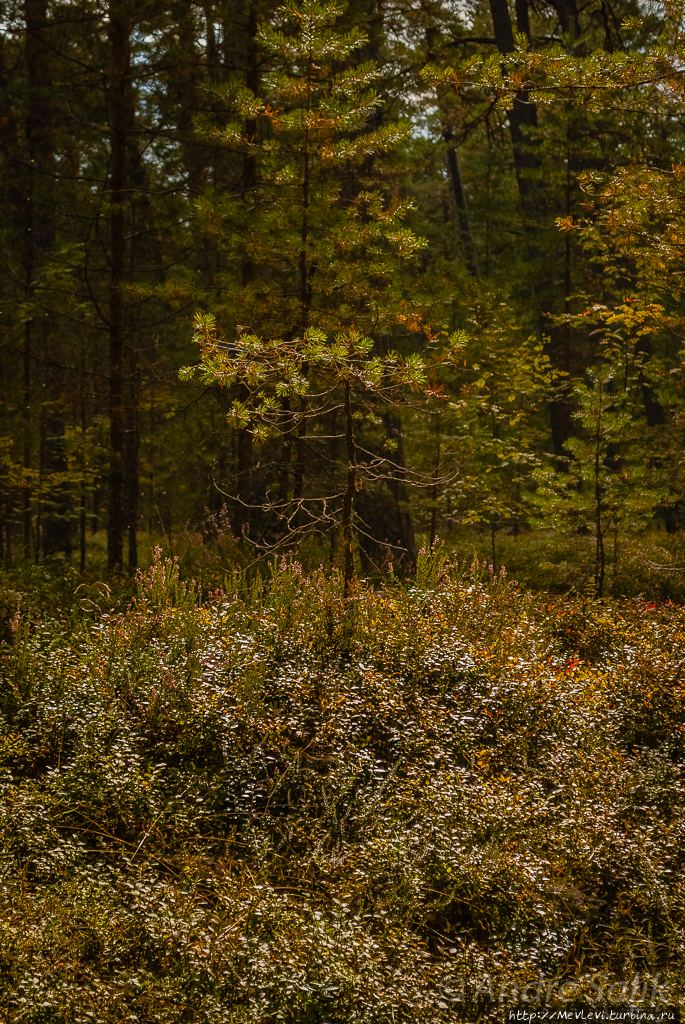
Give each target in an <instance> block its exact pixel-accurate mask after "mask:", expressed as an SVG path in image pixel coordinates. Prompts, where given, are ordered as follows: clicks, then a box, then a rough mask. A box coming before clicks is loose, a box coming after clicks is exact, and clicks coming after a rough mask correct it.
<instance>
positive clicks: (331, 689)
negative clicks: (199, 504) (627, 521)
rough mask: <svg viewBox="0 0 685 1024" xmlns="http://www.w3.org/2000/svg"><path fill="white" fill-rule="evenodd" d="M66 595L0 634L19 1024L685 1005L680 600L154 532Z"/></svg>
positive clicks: (6, 926)
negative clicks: (263, 570) (384, 578)
mask: <svg viewBox="0 0 685 1024" xmlns="http://www.w3.org/2000/svg"><path fill="white" fill-rule="evenodd" d="M43 596H45V592H44V593H43ZM79 599H80V600H79V603H78V604H77V605H75V606H73V607H72V608H71V610H69V609H68V608H65V607H63V608H61V609H59V608H58V609H57V611H56V614H57V617H56V618H53V619H49V618H47V617H46V618H44V621H43V622H42V623H37V622H36V621H35V620H34V622H33V623H32V622H31V621H30V620H29V618H28V617H27V615H26V613H25V612H24V613H23V614H19V613H18V614H16V615H14V616H13V617H12V624H11V627H12V632H11V633H10V631H9V629H8V630H7V636H8V638H9V643H6V644H5V645H3V647H2V653H1V654H0V675H1V678H2V686H1V687H0V712H1V713H2V731H1V732H0V821H1V823H2V834H3V848H2V857H1V858H0V872H1V875H0V1009H2V1012H3V1015H4V1018H5V1019H6V1020H7V1021H8V1022H10V1021H11V1022H15V1021H16V1022H19V1021H22V1022H25V1024H42V1022H46V1024H47V1022H50V1024H76V1022H79V1024H85V1022H86V1021H92V1022H99V1024H120V1022H121V1021H124V1020H138V1021H141V1022H142V1021H145V1022H153V1021H157V1022H169V1024H171V1022H174V1024H182V1022H188V1024H223V1022H225V1024H228V1022H239V1021H244V1022H246V1024H247V1022H257V1021H287V1022H292V1024H324V1022H329V1024H333V1022H339V1024H351V1022H364V1024H391V1022H405V1024H419V1022H425V1021H428V1020H430V1021H436V1022H438V1021H442V1022H445V1024H447V1022H453V1024H456V1022H458V1021H463V1020H476V1019H480V1020H497V1019H499V1020H502V1019H503V1017H502V1009H503V1006H504V1005H505V1004H506V1005H514V1006H518V1007H519V1008H521V1009H526V1008H528V1009H530V1008H531V1007H532V1006H533V1005H536V1004H537V1005H539V1004H540V1003H542V1004H543V1007H544V1008H546V1009H547V1010H548V1012H549V1013H550V1014H551V1013H552V1012H554V1011H556V1010H557V1009H558V1008H560V1007H561V1008H564V1007H566V1008H567V1009H568V1008H570V1007H572V1006H574V1005H575V1004H577V1003H582V1004H583V1005H585V1007H586V1009H587V1008H588V1007H589V1006H591V1004H594V1006H595V1007H597V1008H598V1007H599V1006H600V1005H601V1006H604V1007H606V1008H607V1010H609V1009H612V1008H613V1009H614V1010H615V1011H616V1010H618V1009H619V1008H620V1007H621V1006H623V1007H625V1006H626V1005H627V1004H629V1003H631V1002H632V1003H633V1004H635V1003H637V1004H638V1005H639V1006H640V1007H642V1008H643V1009H646V1011H647V1012H650V1007H651V1009H652V1011H654V1007H655V1006H664V1005H671V1006H673V1005H674V1004H679V1003H680V1001H681V1000H682V992H683V984H684V983H685V961H684V959H683V942H682V935H683V927H684V926H685V863H684V859H685V843H684V838H685V837H684V829H685V802H684V799H683V797H684V793H685V778H684V776H683V754H684V746H683V744H684V736H685V734H684V733H683V714H684V710H685V709H684V706H683V701H684V698H685V686H684V685H683V680H682V662H681V659H680V653H681V644H682V643H683V641H684V639H685V619H684V616H683V611H682V608H678V607H675V606H672V605H664V606H661V607H656V606H655V605H653V604H648V603H647V602H645V601H644V600H631V601H622V602H618V601H617V602H615V603H612V604H608V605H607V604H604V605H603V604H601V603H598V602H589V603H586V602H583V601H580V600H572V599H570V598H560V599H556V600H552V601H550V599H549V598H545V597H542V598H538V597H534V596H531V595H530V594H528V595H526V594H524V593H522V592H520V591H519V590H518V588H517V587H516V586H515V585H514V584H512V583H510V582H509V581H508V580H507V579H506V577H505V576H504V574H496V575H495V574H493V573H492V572H491V571H490V570H489V569H488V567H487V566H485V565H480V566H479V565H473V566H471V568H470V569H467V568H466V567H462V568H461V569H460V568H459V567H457V566H456V565H446V564H445V559H444V557H442V556H441V555H440V553H439V552H438V553H436V554H434V555H433V556H426V555H425V554H423V555H419V558H418V568H417V574H416V578H415V582H414V584H412V585H411V586H410V587H409V588H406V587H403V586H402V585H399V584H398V583H396V582H395V583H394V584H393V585H392V586H391V587H389V588H388V589H386V590H385V591H384V592H378V591H376V592H374V591H373V590H371V589H368V590H364V591H362V592H359V593H358V594H357V595H356V597H355V599H354V600H353V601H352V602H350V601H345V600H344V599H343V598H342V594H341V583H340V578H339V575H338V576H332V577H330V576H327V575H325V574H324V573H322V572H318V573H315V574H314V575H312V576H307V575H306V574H304V573H303V572H302V568H301V566H300V565H299V564H298V563H297V562H295V561H293V560H290V559H284V560H283V561H282V562H279V561H278V560H276V561H275V562H274V564H273V565H272V567H271V569H270V571H269V573H268V574H267V578H266V579H265V580H264V581H262V580H261V579H259V580H257V579H255V580H254V581H253V583H252V584H250V585H247V583H246V581H245V580H244V579H243V578H241V577H240V576H236V577H234V579H233V581H232V586H231V587H230V588H229V590H227V591H222V592H217V593H215V594H213V595H211V597H210V599H209V600H208V601H206V602H205V603H204V604H203V603H201V602H200V601H199V595H198V593H197V589H196V588H195V587H194V586H193V585H190V584H187V585H183V584H181V583H180V582H179V580H178V571H177V567H176V566H175V565H174V564H173V563H172V562H171V561H167V562H165V561H164V560H163V559H162V558H161V556H160V555H159V554H158V555H157V557H156V560H155V562H154V564H153V565H152V567H151V568H150V570H149V571H148V573H147V574H146V575H145V576H144V577H140V578H139V581H138V587H137V594H136V599H135V601H134V602H133V603H132V604H130V605H129V607H128V608H126V609H125V610H124V609H122V608H121V606H120V607H119V608H117V607H116V606H114V607H112V602H111V599H110V598H109V597H108V595H107V593H106V591H105V589H104V588H103V587H102V585H96V586H95V587H94V588H92V589H91V590H90V591H86V590H85V589H82V590H81V592H80V595H79ZM46 611H47V609H46Z"/></svg>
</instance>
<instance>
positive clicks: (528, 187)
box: [490, 0, 540, 227]
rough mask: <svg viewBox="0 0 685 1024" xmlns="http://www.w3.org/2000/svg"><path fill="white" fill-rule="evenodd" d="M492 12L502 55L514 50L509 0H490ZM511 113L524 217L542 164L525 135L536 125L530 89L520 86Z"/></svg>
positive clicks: (532, 210) (531, 208) (531, 205)
mask: <svg viewBox="0 0 685 1024" xmlns="http://www.w3.org/2000/svg"><path fill="white" fill-rule="evenodd" d="M490 13H491V14H492V25H493V28H494V30H495V42H496V44H497V49H498V50H499V52H500V53H501V54H502V56H506V55H507V54H508V53H512V52H513V51H514V30H513V28H512V24H511V15H510V14H509V5H508V3H507V0H490ZM508 113H509V133H510V135H511V142H512V146H513V149H514V167H515V169H516V180H517V182H518V188H519V195H520V197H521V207H522V209H523V213H524V218H525V219H526V220H528V219H529V215H530V214H535V212H536V211H535V205H534V203H533V197H534V196H535V193H536V191H537V180H536V178H535V171H536V170H537V169H538V168H539V166H540V158H539V156H538V154H537V153H536V152H535V150H534V148H533V145H534V140H531V139H529V138H527V137H526V136H527V134H528V131H529V130H530V129H534V128H537V124H538V111H537V106H536V104H535V103H531V102H530V99H529V96H528V92H527V91H526V90H525V89H521V90H519V92H518V93H517V94H516V96H515V97H514V102H513V103H512V106H511V109H510V110H509V111H508ZM527 130H528V131H527ZM528 226H529V227H530V225H528Z"/></svg>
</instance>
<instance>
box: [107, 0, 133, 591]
mask: <svg viewBox="0 0 685 1024" xmlns="http://www.w3.org/2000/svg"><path fill="white" fill-rule="evenodd" d="M129 32H130V27H129V25H128V23H127V22H126V21H125V20H124V18H123V16H122V14H121V13H120V4H119V3H116V2H115V3H111V4H110V7H109V25H108V40H109V46H110V73H109V83H108V84H109V104H110V132H111V164H110V166H111V171H110V194H109V200H110V203H111V213H110V302H109V443H110V456H109V458H110V462H109V522H108V527H107V567H108V571H109V572H110V573H112V572H117V571H119V572H120V571H121V570H122V568H123V556H124V527H125V519H126V517H125V510H124V445H125V411H124V296H123V286H124V271H125V266H126V235H125V229H126V209H125V200H126V193H125V189H126V148H127V138H126V136H127V125H128V121H129V118H128V107H129V102H130V101H129V95H130V88H131V85H130V64H131V45H130V37H129Z"/></svg>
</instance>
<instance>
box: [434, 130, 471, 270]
mask: <svg viewBox="0 0 685 1024" xmlns="http://www.w3.org/2000/svg"><path fill="white" fill-rule="evenodd" d="M442 137H443V138H444V140H445V142H446V143H447V170H448V172H449V176H450V181H451V182H452V194H453V195H454V202H455V204H456V207H457V217H458V218H459V230H460V232H461V241H462V245H463V247H464V256H465V257H466V268H467V270H468V272H469V274H470V275H471V277H478V276H479V274H478V265H477V263H476V253H475V249H474V245H473V235H472V234H471V221H470V218H469V211H468V207H467V205H466V193H465V192H464V183H463V181H462V178H461V171H460V169H459V158H458V156H457V147H456V140H455V138H454V134H453V133H452V132H451V131H450V130H449V128H445V130H444V131H443V133H442Z"/></svg>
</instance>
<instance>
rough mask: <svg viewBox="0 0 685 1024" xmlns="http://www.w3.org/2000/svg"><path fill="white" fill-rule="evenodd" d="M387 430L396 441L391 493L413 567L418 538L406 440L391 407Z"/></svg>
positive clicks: (385, 417) (386, 424) (388, 434)
mask: <svg viewBox="0 0 685 1024" xmlns="http://www.w3.org/2000/svg"><path fill="white" fill-rule="evenodd" d="M383 418H384V420H385V430H386V434H387V436H388V437H389V438H392V439H393V441H395V443H396V445H397V447H396V449H395V457H394V460H393V461H394V463H395V468H394V469H393V470H392V477H391V479H390V480H389V481H388V487H389V488H390V493H391V494H392V496H393V499H394V501H395V506H396V509H397V521H398V525H399V529H400V536H401V538H402V547H403V548H404V550H405V551H406V553H407V558H408V559H409V564H410V566H411V567H412V568H413V567H414V566H415V565H416V539H415V537H414V524H413V523H412V519H411V513H410V511H409V488H408V487H407V474H406V468H405V461H404V440H403V437H402V421H401V419H400V417H399V416H398V415H396V414H395V415H394V414H393V413H392V412H391V411H390V410H389V409H388V410H386V412H385V415H384V417H383Z"/></svg>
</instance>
